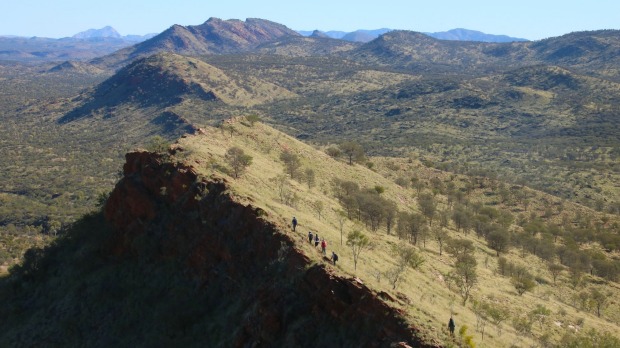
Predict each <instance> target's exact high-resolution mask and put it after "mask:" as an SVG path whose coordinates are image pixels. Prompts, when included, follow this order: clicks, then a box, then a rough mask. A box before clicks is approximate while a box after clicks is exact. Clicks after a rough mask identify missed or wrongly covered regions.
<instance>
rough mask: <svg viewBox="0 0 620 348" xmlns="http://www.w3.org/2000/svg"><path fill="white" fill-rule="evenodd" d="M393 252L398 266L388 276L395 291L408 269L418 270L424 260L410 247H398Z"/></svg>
mask: <svg viewBox="0 0 620 348" xmlns="http://www.w3.org/2000/svg"><path fill="white" fill-rule="evenodd" d="M392 250H393V252H394V253H395V254H396V265H395V266H394V268H392V269H391V270H390V271H388V272H387V273H386V276H387V278H388V279H389V281H390V283H391V284H392V289H393V290H394V289H396V283H397V282H398V281H399V280H400V279H401V277H402V275H403V274H404V273H405V270H406V269H407V268H408V267H409V268H412V269H417V268H418V267H420V266H421V265H422V264H423V263H424V258H423V257H422V256H421V255H420V254H418V253H416V251H415V249H414V248H413V247H412V246H409V245H398V246H396V247H394V248H393V249H392Z"/></svg>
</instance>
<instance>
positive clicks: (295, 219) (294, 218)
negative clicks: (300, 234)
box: [293, 216, 297, 232]
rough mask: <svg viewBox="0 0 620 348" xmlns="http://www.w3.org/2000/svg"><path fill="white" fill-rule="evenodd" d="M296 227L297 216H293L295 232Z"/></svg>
mask: <svg viewBox="0 0 620 348" xmlns="http://www.w3.org/2000/svg"><path fill="white" fill-rule="evenodd" d="M295 227H297V218H296V217H294V216H293V232H295Z"/></svg>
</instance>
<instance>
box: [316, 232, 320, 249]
mask: <svg viewBox="0 0 620 348" xmlns="http://www.w3.org/2000/svg"><path fill="white" fill-rule="evenodd" d="M319 242H321V241H320V240H319V234H318V233H317V234H316V235H315V236H314V247H315V248H316V247H317V246H319Z"/></svg>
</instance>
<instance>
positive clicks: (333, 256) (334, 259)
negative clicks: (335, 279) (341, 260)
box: [332, 251, 338, 266]
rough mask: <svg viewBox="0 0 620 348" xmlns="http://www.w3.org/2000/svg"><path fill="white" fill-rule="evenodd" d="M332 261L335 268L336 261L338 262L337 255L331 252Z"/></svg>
mask: <svg viewBox="0 0 620 348" xmlns="http://www.w3.org/2000/svg"><path fill="white" fill-rule="evenodd" d="M332 261H333V262H334V266H336V261H338V255H336V253H335V252H333V251H332Z"/></svg>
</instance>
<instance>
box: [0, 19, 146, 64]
mask: <svg viewBox="0 0 620 348" xmlns="http://www.w3.org/2000/svg"><path fill="white" fill-rule="evenodd" d="M155 35H157V34H146V35H125V36H122V35H121V34H119V33H118V31H116V30H115V29H114V28H112V27H110V26H106V27H104V28H101V29H88V30H86V31H83V32H80V33H77V34H75V35H73V36H72V37H63V38H60V39H53V38H45V37H23V36H14V35H6V36H0V59H1V60H17V61H26V62H45V61H59V60H76V61H84V60H89V59H93V58H96V57H101V56H104V55H107V54H110V53H112V52H114V51H117V50H120V49H122V48H125V47H127V46H131V45H135V44H136V43H139V42H142V41H145V40H148V39H150V38H152V37H153V36H155Z"/></svg>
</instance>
